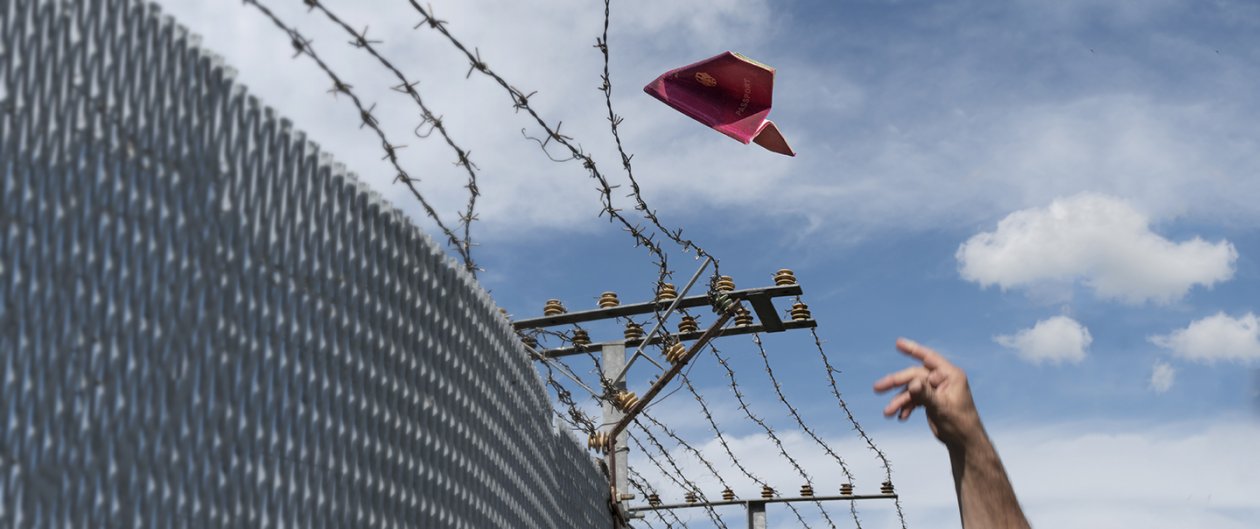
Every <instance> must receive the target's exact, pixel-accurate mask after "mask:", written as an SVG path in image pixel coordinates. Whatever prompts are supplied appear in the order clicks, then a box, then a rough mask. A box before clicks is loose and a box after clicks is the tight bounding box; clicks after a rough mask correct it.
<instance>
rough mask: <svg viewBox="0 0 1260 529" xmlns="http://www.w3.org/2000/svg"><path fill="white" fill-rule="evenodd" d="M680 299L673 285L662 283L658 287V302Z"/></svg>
mask: <svg viewBox="0 0 1260 529" xmlns="http://www.w3.org/2000/svg"><path fill="white" fill-rule="evenodd" d="M675 299H678V291H677V290H675V289H674V284H673V283H661V284H660V285H659V286H657V287H656V302H657V303H665V302H667V301H674V300H675Z"/></svg>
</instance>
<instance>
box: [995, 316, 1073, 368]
mask: <svg viewBox="0 0 1260 529" xmlns="http://www.w3.org/2000/svg"><path fill="white" fill-rule="evenodd" d="M993 341H995V342H997V343H998V344H1000V345H1002V346H1003V347H1009V348H1011V349H1015V350H1016V351H1018V352H1019V356H1020V358H1023V359H1024V360H1027V361H1029V362H1032V363H1034V364H1041V363H1045V362H1048V363H1051V364H1060V363H1064V362H1066V363H1069V364H1077V363H1080V362H1081V360H1084V359H1085V354H1086V352H1087V351H1088V350H1089V344H1090V343H1091V342H1093V341H1094V339H1093V337H1092V336H1090V335H1089V329H1086V328H1085V326H1084V325H1081V324H1080V322H1078V321H1076V320H1074V319H1072V318H1069V317H1067V316H1055V317H1053V318H1049V319H1045V320H1041V321H1039V322H1037V324H1036V325H1033V326H1032V328H1031V329H1023V330H1021V331H1019V332H1017V333H1015V334H1004V335H999V336H994V337H993Z"/></svg>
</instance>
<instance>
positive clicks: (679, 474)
mask: <svg viewBox="0 0 1260 529" xmlns="http://www.w3.org/2000/svg"><path fill="white" fill-rule="evenodd" d="M646 433H647V436H648V439H649V440H651V442H652V444H653V445H654V446H655V447H656V449H657V451H659V452H660V453H661V455H662V456H664V457H665V461H666V462H667V463H669V466H670V468H672V469H673V473H671V472H670V471H668V470H666V469H665V467H664V466H663V465H661V462H660V461H658V460H657V459H656V457H654V456H652V454H651V453H650V452H648V450H647V448H646V447H645V446H643V442H642V441H639V438H638V436H636V435H634V434H633V433H631V434H629V435H628V437H629V439H630V440H631V441H634V444H635V446H637V447H639V451H641V452H643V455H645V456H647V458H648V461H651V462H652V464H653V465H654V466H656V468H657V469H658V470H660V471H661V475H662V476H665V477H667V478H669V480H670V481H673V482H674V484H675V485H678V486H679V487H681V488H682V489H683V490H684V491H689V492H694V493H696V495H697V496H699V498H700V501H702V502H704V504H705V505H704V510H705V512H706V513H707V514H708V515H709V519H710V520H713V523H714V524H716V525H717V526H718V527H721V528H723V529H729V528H727V526H726V522H723V521H722V517H721V516H719V515H718V513H717V510H716V509H714V508H713V506H712V505H709V504H708V501H709V499H708V498H707V497H706V496H705V494H704V491H703V490H700V487H699V486H697V485H696V484H695V483H694V482H692V481H691V480H689V479H687V476H686V475H685V474H684V473H683V471H682V469H681V468H679V467H678V462H677V461H675V460H674V458H673V456H670V455H669V450H667V449H665V447H664V446H663V445H661V444H660V441H659V440H657V439H656V437H655V436H653V435H652V433H651V432H646Z"/></svg>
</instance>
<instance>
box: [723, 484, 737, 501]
mask: <svg viewBox="0 0 1260 529" xmlns="http://www.w3.org/2000/svg"><path fill="white" fill-rule="evenodd" d="M722 501H735V491H733V490H731V488H730V487H726V488H725V489H722Z"/></svg>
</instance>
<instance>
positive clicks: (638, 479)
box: [626, 468, 687, 529]
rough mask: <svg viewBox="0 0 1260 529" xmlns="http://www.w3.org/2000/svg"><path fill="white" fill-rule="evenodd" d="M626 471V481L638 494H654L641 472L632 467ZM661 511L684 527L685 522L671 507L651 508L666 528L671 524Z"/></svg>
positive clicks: (645, 495) (645, 496)
mask: <svg viewBox="0 0 1260 529" xmlns="http://www.w3.org/2000/svg"><path fill="white" fill-rule="evenodd" d="M627 471H628V472H627V473H626V481H627V482H628V483H630V486H632V487H634V488H635V490H638V491H639V494H641V495H642V496H643V497H644V498H648V497H649V496H650V495H651V494H655V492H654V491H652V489H651V488H649V484H648V482H647V479H645V478H644V477H643V475H642V474H639V472H638V471H636V470H635V469H634V468H627ZM662 511H664V512H667V513H669V515H670V516H672V517H673V518H674V522H675V523H677V524H678V525H680V526H682V527H683V528H684V529H686V527H687V522H684V521H683V520H682V518H679V517H678V513H676V512H674V510H673V509H652V512H654V513H656V516H657V518H660V519H661V522H664V523H665V527H666V528H669V527H672V526H671V525H670V523H669V520H666V519H665V515H664V514H662ZM645 521H646V519H645Z"/></svg>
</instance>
